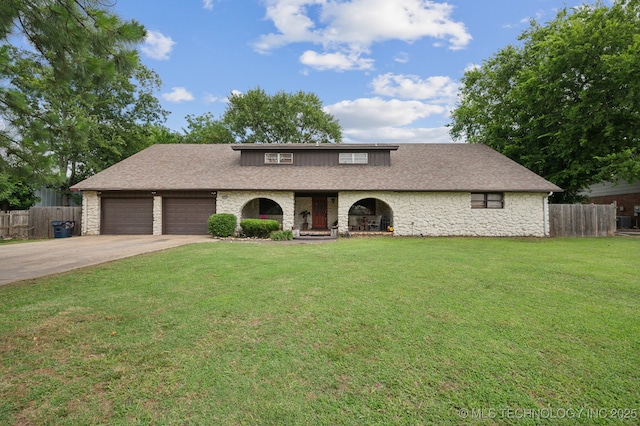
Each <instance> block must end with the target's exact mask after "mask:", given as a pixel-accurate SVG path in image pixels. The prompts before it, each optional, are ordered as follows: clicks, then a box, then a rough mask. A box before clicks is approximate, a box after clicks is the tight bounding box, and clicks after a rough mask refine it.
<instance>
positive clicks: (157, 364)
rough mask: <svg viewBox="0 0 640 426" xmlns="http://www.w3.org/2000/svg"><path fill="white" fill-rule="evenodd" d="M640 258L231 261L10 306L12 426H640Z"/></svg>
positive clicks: (21, 289) (602, 252)
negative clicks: (473, 425) (598, 425)
mask: <svg viewBox="0 0 640 426" xmlns="http://www.w3.org/2000/svg"><path fill="white" fill-rule="evenodd" d="M639 249H640V240H639V239H632V238H627V239H625V238H602V239H484V238H478V239H475V238H425V239H418V238H415V239H413V238H411V239H410V238H361V239H358V238H352V239H341V240H339V241H338V242H335V243H327V244H307V245H295V244H274V243H269V244H260V243H238V242H217V243H211V244H206V243H205V244H196V245H192V246H186V247H181V248H178V249H173V250H168V251H164V252H160V253H156V254H150V255H144V256H138V257H135V258H129V259H125V260H122V261H118V262H113V263H109V264H106V265H103V266H98V267H92V268H87V269H84V270H81V271H75V272H72V273H68V274H64V275H60V276H57V277H52V278H46V279H38V280H32V281H30V282H26V283H20V284H16V285H9V286H5V287H0V424H8V425H11V424H73V425H76V424H150V423H151V424H203V425H204V424H208V425H244V424H251V425H253V424H256V425H268V424H283V425H351V424H352V425H362V424H367V425H372V424H378V425H391V424H394V425H396V424H400V425H402V424H406V425H416V424H459V423H463V422H474V423H475V422H483V423H485V424H494V423H515V422H517V423H519V424H540V423H553V424H555V423H558V422H560V423H563V422H564V423H566V424H573V423H576V422H577V423H584V424H592V423H594V421H595V422H597V423H602V424H605V423H612V424H619V423H628V424H637V423H638V422H640V420H639V418H640V412H639V411H640V279H639V278H640V274H639V273H638V265H637V262H635V261H633V259H635V258H636V257H637V253H638V251H639ZM614 410H620V411H614ZM625 410H626V411H625ZM615 417H623V419H622V420H619V419H617V418H615Z"/></svg>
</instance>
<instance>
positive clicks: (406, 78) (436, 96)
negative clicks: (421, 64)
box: [371, 73, 459, 105]
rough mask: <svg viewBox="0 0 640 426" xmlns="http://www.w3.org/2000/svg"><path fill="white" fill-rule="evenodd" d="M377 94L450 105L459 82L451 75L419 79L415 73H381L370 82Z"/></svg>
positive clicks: (454, 98)
mask: <svg viewBox="0 0 640 426" xmlns="http://www.w3.org/2000/svg"><path fill="white" fill-rule="evenodd" d="M371 85H372V86H373V90H374V93H375V94H377V95H383V96H389V97H398V98H402V99H429V100H431V102H433V103H438V104H445V105H446V104H449V105H452V104H453V103H455V101H456V96H457V93H458V88H459V84H458V83H456V82H455V81H454V80H453V79H452V78H451V77H446V76H434V77H428V78H426V79H424V80H423V79H421V78H420V77H418V76H416V75H402V74H392V73H387V74H382V75H379V76H377V77H376V78H375V79H373V81H372V82H371Z"/></svg>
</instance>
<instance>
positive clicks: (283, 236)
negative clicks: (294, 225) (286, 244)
mask: <svg viewBox="0 0 640 426" xmlns="http://www.w3.org/2000/svg"><path fill="white" fill-rule="evenodd" d="M271 239H272V240H273V241H289V240H293V232H291V231H273V232H272V233H271Z"/></svg>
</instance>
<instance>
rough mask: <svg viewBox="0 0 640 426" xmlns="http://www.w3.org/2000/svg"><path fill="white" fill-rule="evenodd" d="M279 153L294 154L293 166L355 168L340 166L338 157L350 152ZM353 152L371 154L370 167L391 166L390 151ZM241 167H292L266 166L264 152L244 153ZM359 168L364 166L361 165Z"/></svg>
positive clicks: (300, 151) (345, 165)
mask: <svg viewBox="0 0 640 426" xmlns="http://www.w3.org/2000/svg"><path fill="white" fill-rule="evenodd" d="M275 152H276V151H269V153H275ZM277 152H292V153H293V165H294V166H338V165H339V166H340V167H353V166H354V165H352V164H339V163H338V157H339V154H340V152H348V151H344V150H343V151H337V150H336V151H330V150H322V151H302V150H295V151H293V150H292V151H287V150H286V149H283V150H282V151H277ZM353 152H366V153H368V154H369V164H368V165H369V166H390V165H391V155H390V154H389V151H380V150H372V151H366V150H364V151H363V150H358V149H354V150H353ZM240 165H242V166H269V167H291V165H290V164H265V162H264V151H249V150H247V151H242V154H241V157H240ZM359 166H363V165H362V164H360V165H359Z"/></svg>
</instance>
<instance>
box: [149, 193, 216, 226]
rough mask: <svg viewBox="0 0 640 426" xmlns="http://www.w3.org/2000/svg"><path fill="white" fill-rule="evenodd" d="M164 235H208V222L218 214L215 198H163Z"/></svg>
mask: <svg viewBox="0 0 640 426" xmlns="http://www.w3.org/2000/svg"><path fill="white" fill-rule="evenodd" d="M162 210H163V212H162V221H163V228H164V229H163V231H162V233H163V234H173V235H206V234H208V229H207V220H208V219H209V216H211V215H212V214H214V213H215V212H216V201H215V199H214V198H211V197H208V198H163V199H162Z"/></svg>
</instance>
